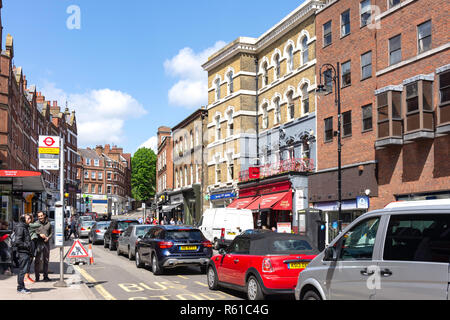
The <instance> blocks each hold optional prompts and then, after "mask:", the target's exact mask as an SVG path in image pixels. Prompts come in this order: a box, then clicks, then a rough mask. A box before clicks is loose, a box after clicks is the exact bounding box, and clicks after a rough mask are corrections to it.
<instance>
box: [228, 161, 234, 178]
mask: <svg viewBox="0 0 450 320" xmlns="http://www.w3.org/2000/svg"><path fill="white" fill-rule="evenodd" d="M233 180H234V163H233V162H230V163H228V181H233Z"/></svg>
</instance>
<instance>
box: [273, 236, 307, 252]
mask: <svg viewBox="0 0 450 320" xmlns="http://www.w3.org/2000/svg"><path fill="white" fill-rule="evenodd" d="M301 250H313V248H312V247H311V245H310V244H309V243H308V241H306V240H301V239H283V240H275V241H274V242H273V243H272V251H274V252H286V251H301Z"/></svg>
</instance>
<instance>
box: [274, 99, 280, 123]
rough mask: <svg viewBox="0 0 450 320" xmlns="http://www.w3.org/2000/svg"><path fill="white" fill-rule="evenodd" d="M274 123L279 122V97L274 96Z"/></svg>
mask: <svg viewBox="0 0 450 320" xmlns="http://www.w3.org/2000/svg"><path fill="white" fill-rule="evenodd" d="M274 103H275V119H274V120H275V121H274V122H275V124H279V123H280V122H281V106H280V98H275V101H274Z"/></svg>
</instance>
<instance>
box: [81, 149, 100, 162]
mask: <svg viewBox="0 0 450 320" xmlns="http://www.w3.org/2000/svg"><path fill="white" fill-rule="evenodd" d="M78 153H79V154H80V156H82V157H84V158H88V159H98V160H100V159H101V156H99V155H98V154H97V152H96V151H95V150H92V149H78Z"/></svg>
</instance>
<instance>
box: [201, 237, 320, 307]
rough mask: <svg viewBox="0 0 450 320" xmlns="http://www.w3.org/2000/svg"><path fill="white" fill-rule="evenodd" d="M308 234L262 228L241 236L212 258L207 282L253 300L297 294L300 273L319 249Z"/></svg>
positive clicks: (211, 287) (210, 287)
mask: <svg viewBox="0 0 450 320" xmlns="http://www.w3.org/2000/svg"><path fill="white" fill-rule="evenodd" d="M310 243H311V242H310V240H309V239H308V238H307V237H305V236H300V235H297V234H287V233H275V232H258V233H252V234H244V235H240V236H237V237H236V238H235V239H234V241H233V242H232V243H231V244H230V246H229V247H228V248H227V249H220V250H219V254H218V255H215V256H213V257H212V258H211V260H210V262H209V264H208V271H207V282H208V287H209V289H211V290H216V289H217V288H218V287H219V286H223V287H227V288H231V289H235V290H239V291H243V292H246V293H247V297H248V299H249V300H263V299H264V298H265V296H266V295H272V294H290V295H293V294H294V288H295V285H296V284H297V279H298V275H299V273H300V272H302V271H303V270H304V269H305V268H306V266H307V265H308V263H309V262H310V261H311V260H313V259H314V258H315V257H316V256H317V254H318V253H319V252H318V251H317V250H316V249H314V248H313V247H312V246H311V244H310Z"/></svg>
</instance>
